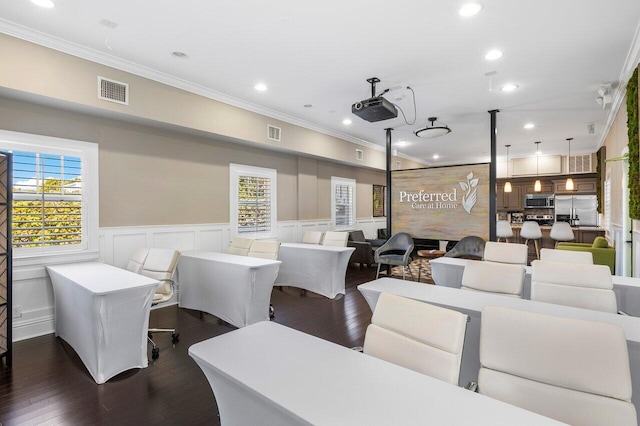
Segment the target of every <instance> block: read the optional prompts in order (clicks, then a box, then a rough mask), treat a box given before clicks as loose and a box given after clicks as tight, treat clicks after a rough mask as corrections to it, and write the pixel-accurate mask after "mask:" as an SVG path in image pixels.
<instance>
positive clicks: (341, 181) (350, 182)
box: [331, 176, 356, 229]
mask: <svg viewBox="0 0 640 426" xmlns="http://www.w3.org/2000/svg"><path fill="white" fill-rule="evenodd" d="M337 185H347V186H350V187H351V188H352V190H353V197H352V205H351V224H350V225H340V226H338V224H337V221H336V186H337ZM331 223H332V224H333V227H334V229H354V228H355V226H356V180H355V179H349V178H343V177H337V176H331Z"/></svg>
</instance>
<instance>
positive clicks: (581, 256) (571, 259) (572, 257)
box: [540, 248, 593, 265]
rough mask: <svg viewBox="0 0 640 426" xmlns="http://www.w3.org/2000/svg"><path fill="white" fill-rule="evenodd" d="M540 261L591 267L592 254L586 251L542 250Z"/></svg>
mask: <svg viewBox="0 0 640 426" xmlns="http://www.w3.org/2000/svg"><path fill="white" fill-rule="evenodd" d="M540 260H542V261H543V262H565V263H582V264H583V265H593V254H592V253H590V252H588V251H571V250H556V249H548V248H543V249H542V250H540Z"/></svg>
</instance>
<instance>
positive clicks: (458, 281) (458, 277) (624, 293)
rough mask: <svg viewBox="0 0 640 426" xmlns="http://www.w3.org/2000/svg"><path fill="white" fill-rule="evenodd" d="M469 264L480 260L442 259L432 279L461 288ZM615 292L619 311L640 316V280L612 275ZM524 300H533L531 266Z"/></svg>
mask: <svg viewBox="0 0 640 426" xmlns="http://www.w3.org/2000/svg"><path fill="white" fill-rule="evenodd" d="M468 262H479V261H478V260H470V259H459V258H454V257H441V258H438V259H433V260H431V261H430V262H429V265H430V266H431V278H433V282H435V283H436V284H437V285H440V286H445V287H454V288H460V286H461V285H462V275H463V273H464V268H465V266H466V265H467V263H468ZM611 281H612V283H613V292H614V293H615V294H616V301H617V302H618V309H619V310H621V311H624V312H626V313H628V314H629V315H633V316H640V278H631V277H621V276H619V275H612V276H611ZM522 297H523V298H524V299H530V298H531V266H525V276H524V289H523V295H522Z"/></svg>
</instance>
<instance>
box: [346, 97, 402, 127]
mask: <svg viewBox="0 0 640 426" xmlns="http://www.w3.org/2000/svg"><path fill="white" fill-rule="evenodd" d="M351 112H352V113H354V114H355V115H357V116H358V117H360V118H362V119H363V120H367V121H370V122H375V121H382V120H388V119H390V118H396V117H397V116H398V110H397V109H396V107H395V106H394V105H393V104H392V103H391V102H389V101H388V100H386V99H385V98H383V97H382V96H377V97H373V98H369V99H365V100H364V101H360V102H356V103H355V104H353V105H351Z"/></svg>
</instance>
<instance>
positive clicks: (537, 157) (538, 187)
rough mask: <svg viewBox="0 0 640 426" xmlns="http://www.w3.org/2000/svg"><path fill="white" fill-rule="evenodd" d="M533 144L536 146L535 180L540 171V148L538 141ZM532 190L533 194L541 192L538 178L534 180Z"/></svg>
mask: <svg viewBox="0 0 640 426" xmlns="http://www.w3.org/2000/svg"><path fill="white" fill-rule="evenodd" d="M535 144H536V178H538V175H539V174H540V170H539V163H540V160H539V158H540V151H539V148H540V141H538V142H535ZM533 190H534V191H535V192H540V191H542V184H541V183H540V179H539V178H538V179H536V183H535V184H533Z"/></svg>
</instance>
